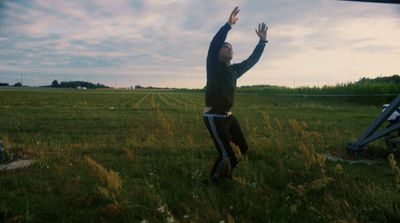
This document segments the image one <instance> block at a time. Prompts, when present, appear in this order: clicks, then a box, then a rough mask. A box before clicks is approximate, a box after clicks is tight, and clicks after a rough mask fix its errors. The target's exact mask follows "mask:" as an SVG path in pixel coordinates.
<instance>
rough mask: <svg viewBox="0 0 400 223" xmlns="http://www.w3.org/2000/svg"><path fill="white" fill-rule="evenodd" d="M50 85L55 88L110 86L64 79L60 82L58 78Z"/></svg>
mask: <svg viewBox="0 0 400 223" xmlns="http://www.w3.org/2000/svg"><path fill="white" fill-rule="evenodd" d="M50 87H54V88H87V89H97V88H109V87H108V86H105V85H103V84H99V83H97V84H93V83H90V82H86V81H62V82H58V81H57V80H54V81H53V82H52V83H51V85H50Z"/></svg>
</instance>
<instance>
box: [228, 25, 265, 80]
mask: <svg viewBox="0 0 400 223" xmlns="http://www.w3.org/2000/svg"><path fill="white" fill-rule="evenodd" d="M267 31H268V26H266V25H265V23H260V24H259V25H258V30H257V29H256V33H257V36H258V37H259V38H260V40H259V42H258V44H257V46H256V48H255V49H254V50H253V53H252V54H251V55H250V56H249V58H247V59H246V60H244V61H242V62H241V63H238V64H233V65H232V67H233V69H234V70H236V74H237V78H239V77H240V76H242V75H243V74H244V73H245V72H246V71H248V70H249V69H250V68H252V67H253V66H254V65H255V64H256V63H257V62H258V60H259V59H260V57H261V55H262V53H263V51H264V47H265V44H266V43H268V40H267Z"/></svg>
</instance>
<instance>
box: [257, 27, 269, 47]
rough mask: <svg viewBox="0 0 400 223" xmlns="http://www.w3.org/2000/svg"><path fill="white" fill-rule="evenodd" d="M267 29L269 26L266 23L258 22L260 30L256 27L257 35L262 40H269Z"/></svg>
mask: <svg viewBox="0 0 400 223" xmlns="http://www.w3.org/2000/svg"><path fill="white" fill-rule="evenodd" d="M267 31H268V26H267V25H265V23H260V24H258V30H257V29H256V33H257V36H258V37H260V41H263V42H267Z"/></svg>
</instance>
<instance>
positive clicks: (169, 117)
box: [0, 88, 400, 223]
mask: <svg viewBox="0 0 400 223" xmlns="http://www.w3.org/2000/svg"><path fill="white" fill-rule="evenodd" d="M203 99H204V95H203V94H202V93H194V92H193V93H190V92H174V91H156V90H152V91H147V90H141V91H138V90H135V91H123V90H86V91H79V90H61V89H58V90H56V89H39V88H37V89H35V88H27V89H16V88H14V89H13V88H3V89H0V139H1V140H2V141H3V144H5V146H6V148H7V150H8V151H9V152H10V153H18V154H21V155H22V156H24V157H25V158H29V159H36V160H37V162H36V163H35V164H34V165H32V166H30V167H28V168H25V169H18V170H13V171H1V172H0V222H3V221H4V222H143V223H144V222H222V221H224V222H399V221H400V189H399V188H400V182H399V181H400V171H399V169H398V165H397V164H396V163H395V161H394V160H390V162H389V161H388V159H387V158H386V157H387V154H386V153H385V146H384V142H382V141H379V142H376V143H374V144H373V145H372V146H371V149H373V150H374V151H375V153H376V154H379V155H378V157H377V158H374V159H375V160H374V161H375V162H373V163H371V164H350V163H347V162H340V163H339V162H332V161H329V160H327V159H325V157H324V154H326V153H332V154H346V145H347V143H349V142H350V141H352V140H355V139H356V138H357V137H358V136H359V135H360V134H361V133H362V131H363V130H364V129H365V128H366V127H367V126H368V125H369V123H370V122H371V121H372V120H373V119H374V118H375V117H376V116H377V115H378V114H379V113H380V111H381V107H380V105H365V104H364V105H362V104H356V103H348V102H340V101H339V100H333V101H332V100H330V97H290V96H268V95H261V94H238V95H237V100H236V104H235V106H234V108H233V110H232V111H233V113H234V114H235V115H236V116H237V118H238V119H239V122H240V124H241V126H242V128H243V130H244V132H245V135H246V136H247V140H248V143H249V147H250V151H249V155H248V159H247V160H242V161H241V162H240V164H239V166H238V168H237V169H236V170H235V173H234V175H235V176H236V177H237V180H236V181H231V180H225V181H223V182H221V184H219V185H218V186H213V185H212V184H210V182H209V174H210V169H211V166H212V164H213V161H214V159H215V157H216V150H215V148H214V145H213V144H212V140H211V138H210V136H209V133H208V132H207V130H206V128H205V125H204V123H203V120H202V108H203V101H204V100H203Z"/></svg>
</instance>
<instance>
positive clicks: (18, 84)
mask: <svg viewBox="0 0 400 223" xmlns="http://www.w3.org/2000/svg"><path fill="white" fill-rule="evenodd" d="M8 86H10V84H9V83H0V87H8ZM13 86H14V87H22V84H21V82H17V83H15V84H14V85H13Z"/></svg>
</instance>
